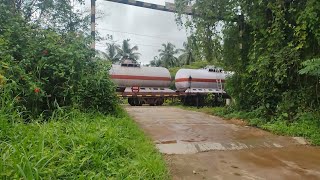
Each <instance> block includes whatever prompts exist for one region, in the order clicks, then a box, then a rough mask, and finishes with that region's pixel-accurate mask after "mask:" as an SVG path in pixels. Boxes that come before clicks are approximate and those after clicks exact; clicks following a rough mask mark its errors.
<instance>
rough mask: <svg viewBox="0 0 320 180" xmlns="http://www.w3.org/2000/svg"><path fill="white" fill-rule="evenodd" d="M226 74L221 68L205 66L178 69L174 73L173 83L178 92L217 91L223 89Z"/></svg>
mask: <svg viewBox="0 0 320 180" xmlns="http://www.w3.org/2000/svg"><path fill="white" fill-rule="evenodd" d="M225 78H226V74H225V73H224V71H222V69H219V68H215V67H206V68H204V69H180V70H179V71H178V72H177V73H176V77H175V85H176V89H177V91H179V92H184V91H186V90H188V91H205V90H210V91H217V90H222V89H223V84H224V81H225Z"/></svg>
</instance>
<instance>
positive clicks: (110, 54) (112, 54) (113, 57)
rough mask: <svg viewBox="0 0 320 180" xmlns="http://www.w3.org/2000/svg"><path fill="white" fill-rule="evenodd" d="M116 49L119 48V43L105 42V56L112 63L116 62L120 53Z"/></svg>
mask: <svg viewBox="0 0 320 180" xmlns="http://www.w3.org/2000/svg"><path fill="white" fill-rule="evenodd" d="M117 49H119V45H117V44H115V43H114V42H112V43H107V49H106V51H107V53H106V55H105V56H106V58H107V59H108V60H110V61H111V62H112V63H117V62H119V61H120V54H118V52H117Z"/></svg>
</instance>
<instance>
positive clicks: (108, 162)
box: [0, 111, 168, 179]
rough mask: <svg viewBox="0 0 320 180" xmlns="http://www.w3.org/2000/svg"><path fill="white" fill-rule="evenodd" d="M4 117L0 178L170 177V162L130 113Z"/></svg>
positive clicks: (0, 135) (0, 136)
mask: <svg viewBox="0 0 320 180" xmlns="http://www.w3.org/2000/svg"><path fill="white" fill-rule="evenodd" d="M1 117H3V116H0V125H1V126H0V179H168V172H167V169H166V165H165V162H164V160H163V159H162V156H161V154H160V153H158V152H157V151H156V149H155V147H154V145H153V144H152V143H151V141H150V139H148V138H146V137H145V135H144V133H143V132H141V131H140V130H139V128H138V127H137V125H136V124H135V123H134V122H133V121H132V120H131V119H130V118H129V117H128V116H127V115H125V116H123V117H112V116H104V115H101V114H94V113H80V112H77V111H72V112H71V113H69V114H68V116H67V117H65V118H59V119H54V120H51V121H49V122H44V123H43V122H42V123H40V122H32V123H27V124H26V123H21V122H20V123H19V122H15V123H7V121H6V119H4V118H1Z"/></svg>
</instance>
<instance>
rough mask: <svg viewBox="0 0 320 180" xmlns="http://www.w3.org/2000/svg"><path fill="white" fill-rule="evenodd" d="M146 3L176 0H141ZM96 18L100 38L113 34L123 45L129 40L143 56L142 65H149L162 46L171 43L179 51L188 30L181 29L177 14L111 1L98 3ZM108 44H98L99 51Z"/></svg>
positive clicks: (102, 0) (87, 4)
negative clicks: (176, 18) (124, 40)
mask: <svg viewBox="0 0 320 180" xmlns="http://www.w3.org/2000/svg"><path fill="white" fill-rule="evenodd" d="M140 1H144V2H149V3H154V4H160V5H164V4H165V2H174V0H140ZM86 7H87V8H90V0H86ZM96 8H97V16H98V17H99V18H98V19H97V20H96V21H97V25H96V30H97V31H98V32H99V34H100V36H102V37H106V36H107V35H108V34H110V35H112V36H113V38H114V40H115V41H116V42H117V43H119V44H121V43H122V40H123V39H128V38H129V39H130V44H131V45H138V47H139V53H141V57H140V60H139V61H140V62H141V63H143V64H148V63H149V62H150V61H151V60H153V57H154V56H156V55H158V49H160V48H161V44H162V43H167V42H171V43H173V44H174V45H175V46H176V47H177V48H182V47H183V46H182V44H183V42H185V41H186V39H187V35H186V31H185V29H181V30H179V28H178V26H177V25H176V22H175V15H174V13H170V12H163V11H157V10H152V9H146V8H141V7H135V6H129V5H124V4H118V3H113V2H108V1H104V0H97V1H96ZM106 42H107V41H100V42H97V45H96V48H97V49H98V50H105V49H106V46H105V43H106Z"/></svg>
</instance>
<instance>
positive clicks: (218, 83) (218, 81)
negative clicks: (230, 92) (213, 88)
mask: <svg viewBox="0 0 320 180" xmlns="http://www.w3.org/2000/svg"><path fill="white" fill-rule="evenodd" d="M217 85H218V89H219V90H220V91H221V92H222V91H223V84H222V80H221V79H217Z"/></svg>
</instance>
